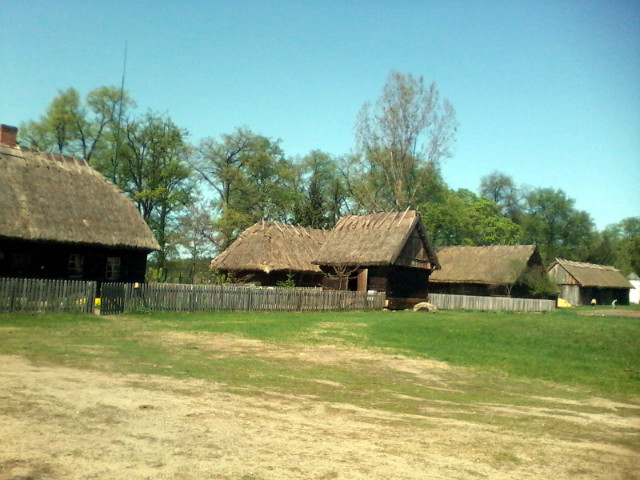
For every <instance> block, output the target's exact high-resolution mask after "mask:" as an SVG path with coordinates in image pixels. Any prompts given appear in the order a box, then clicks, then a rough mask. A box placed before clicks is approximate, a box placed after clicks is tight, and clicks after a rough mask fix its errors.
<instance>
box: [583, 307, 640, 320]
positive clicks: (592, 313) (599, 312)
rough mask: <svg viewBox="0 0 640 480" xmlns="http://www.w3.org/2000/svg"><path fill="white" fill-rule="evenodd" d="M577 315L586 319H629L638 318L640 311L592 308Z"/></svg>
mask: <svg viewBox="0 0 640 480" xmlns="http://www.w3.org/2000/svg"><path fill="white" fill-rule="evenodd" d="M578 315H582V316H586V317H631V318H640V310H624V309H618V308H594V309H592V310H583V311H581V312H579V313H578Z"/></svg>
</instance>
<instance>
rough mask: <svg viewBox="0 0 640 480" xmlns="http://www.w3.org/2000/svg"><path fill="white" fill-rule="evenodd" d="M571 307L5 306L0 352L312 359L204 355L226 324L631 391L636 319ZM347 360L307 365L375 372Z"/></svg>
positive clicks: (244, 378) (215, 368)
mask: <svg viewBox="0 0 640 480" xmlns="http://www.w3.org/2000/svg"><path fill="white" fill-rule="evenodd" d="M580 312H584V313H592V312H591V311H587V310H575V309H573V310H570V311H555V312H551V313H547V314H520V313H492V312H446V311H441V312H438V313H437V314H435V315H432V314H431V315H430V314H423V313H414V312H332V313H268V314H266V313H253V314H251V313H228V312H216V313H198V314H174V313H163V314H150V315H127V316H124V315H123V316H112V317H96V316H85V315H75V314H74V315H35V316H32V315H18V314H13V315H2V316H0V332H1V338H2V341H1V342H0V354H17V355H22V356H24V357H27V358H28V359H30V360H32V361H34V362H39V363H47V364H53V365H56V364H59V365H68V366H75V367H86V368H95V369H100V370H107V371H113V372H127V373H154V374H161V375H169V376H176V377H195V378H203V379H209V380H217V381H220V382H223V383H227V384H234V385H236V386H238V387H243V386H247V385H259V386H261V387H265V386H269V387H270V388H277V389H279V390H286V389H287V388H294V389H295V388H298V389H300V388H301V387H300V386H299V382H297V381H298V380H299V379H300V378H301V377H302V376H304V375H303V373H304V372H303V371H304V368H311V367H303V366H302V365H301V364H300V363H299V362H296V360H295V358H294V359H287V360H286V361H285V360H282V359H278V358H252V357H251V356H250V355H247V354H246V353H242V354H240V355H237V356H231V357H225V356H222V357H220V358H219V357H218V356H215V355H214V357H215V358H211V355H210V353H211V352H210V350H207V348H206V341H203V342H200V341H197V339H198V338H199V337H201V338H205V337H206V336H207V335H211V334H230V335H234V336H238V337H242V338H246V339H253V340H259V341H261V342H265V343H266V344H269V345H275V346H282V347H283V348H284V347H286V348H288V349H294V350H295V349H298V350H299V351H304V350H305V349H307V348H317V347H319V346H322V345H340V346H345V347H354V348H358V349H362V350H366V351H375V352H384V353H388V354H399V355H404V356H409V357H418V358H425V359H433V360H438V361H442V362H447V363H448V364H450V365H452V366H460V367H466V368H469V369H473V370H474V371H475V372H476V373H477V374H478V375H484V376H486V377H487V381H498V380H497V379H502V380H500V381H504V379H505V378H510V379H520V380H523V381H540V382H553V383H557V384H561V385H565V386H569V387H575V388H579V389H581V390H582V391H584V392H585V393H587V392H588V393H590V394H606V395H608V396H612V395H614V396H621V397H627V396H636V395H640V319H639V318H633V317H624V316H609V313H610V310H605V309H603V310H601V311H598V312H597V313H598V315H602V316H582V315H579V314H578V313H580ZM178 334H182V335H188V337H183V338H187V340H182V341H175V342H167V341H164V340H163V339H166V337H168V336H175V335H178ZM348 367H349V366H348V365H344V366H332V367H330V368H329V367H326V369H325V371H310V372H306V375H308V376H309V377H314V378H315V377H318V376H320V377H322V378H326V379H328V380H331V379H332V378H334V377H335V378H338V379H339V380H340V381H341V382H344V381H345V378H352V381H353V382H354V384H360V385H362V386H366V380H364V381H362V380H361V379H362V378H365V379H369V380H372V379H374V378H375V376H376V374H375V372H368V373H367V372H355V373H354V372H351V371H350V370H349V368H348ZM313 368H314V369H317V368H320V367H317V366H315V367H313ZM287 379H289V380H287ZM491 379H493V380H491ZM372 381H373V380H372ZM375 381H376V382H377V381H378V380H375ZM390 381H392V379H390Z"/></svg>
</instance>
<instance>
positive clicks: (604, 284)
mask: <svg viewBox="0 0 640 480" xmlns="http://www.w3.org/2000/svg"><path fill="white" fill-rule="evenodd" d="M548 272H549V275H550V276H551V278H553V279H554V280H555V281H556V283H557V284H558V286H559V287H560V298H563V299H565V300H566V301H568V302H569V303H570V304H572V305H589V304H590V303H591V300H592V299H594V298H595V300H596V302H597V303H598V305H602V304H611V302H612V301H613V300H616V301H617V303H618V304H619V305H628V304H629V290H631V288H632V285H631V283H629V280H627V279H626V278H625V277H624V275H622V274H621V273H620V271H619V270H618V269H616V268H614V267H608V266H605V265H596V264H593V263H584V262H573V261H570V260H562V259H559V258H556V259H555V261H554V262H553V263H552V264H551V265H550V266H549V268H548Z"/></svg>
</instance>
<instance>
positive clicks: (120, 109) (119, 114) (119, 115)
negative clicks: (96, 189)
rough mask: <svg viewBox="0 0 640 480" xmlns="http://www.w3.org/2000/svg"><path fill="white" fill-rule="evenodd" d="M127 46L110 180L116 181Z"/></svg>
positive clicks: (126, 45) (125, 55)
mask: <svg viewBox="0 0 640 480" xmlns="http://www.w3.org/2000/svg"><path fill="white" fill-rule="evenodd" d="M127 47H128V42H127V41H125V42H124V62H123V64H122V81H121V82H120V100H119V102H118V103H119V104H118V123H117V125H116V153H115V155H114V158H113V172H112V179H111V180H112V181H113V183H116V180H117V170H118V156H119V154H120V126H121V124H122V102H123V100H124V77H125V73H126V71H127Z"/></svg>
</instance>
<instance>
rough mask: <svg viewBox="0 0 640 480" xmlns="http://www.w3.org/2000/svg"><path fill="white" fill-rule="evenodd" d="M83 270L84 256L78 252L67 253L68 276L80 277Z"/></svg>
mask: <svg viewBox="0 0 640 480" xmlns="http://www.w3.org/2000/svg"><path fill="white" fill-rule="evenodd" d="M83 270H84V256H83V255H80V254H78V253H72V254H71V255H69V277H71V278H80V277H82V272H83Z"/></svg>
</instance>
